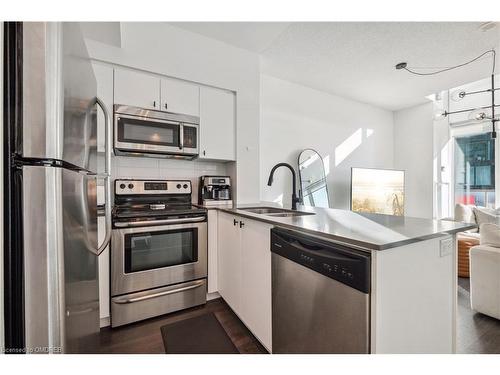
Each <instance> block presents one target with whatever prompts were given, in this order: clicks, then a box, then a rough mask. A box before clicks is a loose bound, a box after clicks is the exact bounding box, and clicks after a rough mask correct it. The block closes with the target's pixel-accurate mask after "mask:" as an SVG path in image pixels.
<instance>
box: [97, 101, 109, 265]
mask: <svg viewBox="0 0 500 375" xmlns="http://www.w3.org/2000/svg"><path fill="white" fill-rule="evenodd" d="M95 101H96V103H97V105H98V106H99V107H101V109H102V112H103V113H104V127H105V135H104V139H105V147H104V153H105V156H104V176H103V177H104V216H105V223H106V225H105V227H106V235H105V237H104V240H103V242H102V244H101V245H100V246H99V247H98V248H97V255H100V254H101V253H102V252H103V251H104V249H106V247H107V246H108V244H109V241H110V240H111V147H112V145H111V141H112V136H111V130H112V129H111V117H110V114H109V111H108V109H107V108H106V104H104V102H103V101H102V100H101V99H100V98H98V97H96V98H95Z"/></svg>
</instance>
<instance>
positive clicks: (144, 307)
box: [111, 279, 207, 327]
mask: <svg viewBox="0 0 500 375" xmlns="http://www.w3.org/2000/svg"><path fill="white" fill-rule="evenodd" d="M206 299H207V281H206V279H201V280H194V281H189V282H187V283H181V284H175V285H170V286H167V287H164V288H155V289H150V290H146V291H143V292H138V293H131V294H125V295H122V296H118V297H113V298H112V299H111V326H112V327H118V326H121V325H124V324H128V323H132V322H136V321H139V320H143V319H148V318H152V317H154V316H158V315H162V314H168V313H171V312H174V311H178V310H182V309H186V308H188V307H193V306H198V305H202V304H204V303H205V302H206Z"/></svg>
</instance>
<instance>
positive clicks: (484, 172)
mask: <svg viewBox="0 0 500 375" xmlns="http://www.w3.org/2000/svg"><path fill="white" fill-rule="evenodd" d="M495 143H496V142H495V139H492V138H491V136H490V134H489V133H481V134H471V135H460V136H457V137H455V152H454V154H455V155H454V191H455V193H454V198H455V203H462V204H473V205H476V206H482V207H490V208H495V206H496V204H495V164H496V163H495Z"/></svg>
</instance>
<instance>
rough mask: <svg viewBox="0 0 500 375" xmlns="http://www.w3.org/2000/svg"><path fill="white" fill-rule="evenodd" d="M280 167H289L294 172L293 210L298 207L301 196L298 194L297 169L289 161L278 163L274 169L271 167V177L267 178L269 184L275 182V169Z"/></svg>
mask: <svg viewBox="0 0 500 375" xmlns="http://www.w3.org/2000/svg"><path fill="white" fill-rule="evenodd" d="M279 167H287V168H288V169H290V171H291V172H292V210H296V209H297V203H298V202H300V199H299V197H298V196H297V177H296V175H295V169H293V167H292V166H291V165H290V164H288V163H278V164H276V165H275V166H274V167H273V169H271V173H270V174H269V179H268V180H267V186H271V185H272V184H273V176H274V171H275V170H276V169H278V168H279Z"/></svg>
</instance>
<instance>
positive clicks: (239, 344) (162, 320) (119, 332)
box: [99, 298, 267, 354]
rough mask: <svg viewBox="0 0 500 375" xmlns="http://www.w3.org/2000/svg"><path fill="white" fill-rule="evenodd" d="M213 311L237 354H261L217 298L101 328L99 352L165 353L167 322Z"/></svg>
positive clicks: (256, 343) (229, 311) (245, 331)
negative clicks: (201, 303)
mask: <svg viewBox="0 0 500 375" xmlns="http://www.w3.org/2000/svg"><path fill="white" fill-rule="evenodd" d="M209 312H213V313H214V315H215V316H216V318H217V319H218V320H219V322H220V323H221V325H222V327H224V330H225V331H226V333H227V334H228V336H229V338H230V339H231V341H232V342H233V344H234V345H235V346H236V348H237V349H238V351H239V352H240V353H241V354H263V353H267V351H266V349H265V348H264V347H263V346H262V345H261V344H260V343H259V342H258V340H257V339H256V338H255V337H254V336H253V335H252V333H251V332H250V331H249V330H248V329H247V328H246V327H245V325H244V324H243V323H242V322H241V320H240V319H239V318H238V317H237V316H236V314H234V312H233V311H232V310H231V308H230V307H229V306H228V305H227V304H226V303H225V302H224V301H223V300H222V298H218V299H215V300H212V301H209V302H207V304H206V305H203V306H199V307H194V308H191V309H187V310H183V311H179V312H176V313H172V314H167V315H163V316H160V317H157V318H153V319H148V320H145V321H142V322H138V323H133V324H129V325H126V326H123V327H118V328H113V329H111V328H109V327H108V328H103V329H101V333H100V350H99V352H100V353H122V354H155V353H165V348H164V346H163V339H162V336H161V331H160V328H161V327H162V326H164V325H165V324H168V323H173V322H178V321H181V320H185V319H189V318H193V317H195V316H198V315H202V314H206V313H209Z"/></svg>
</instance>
